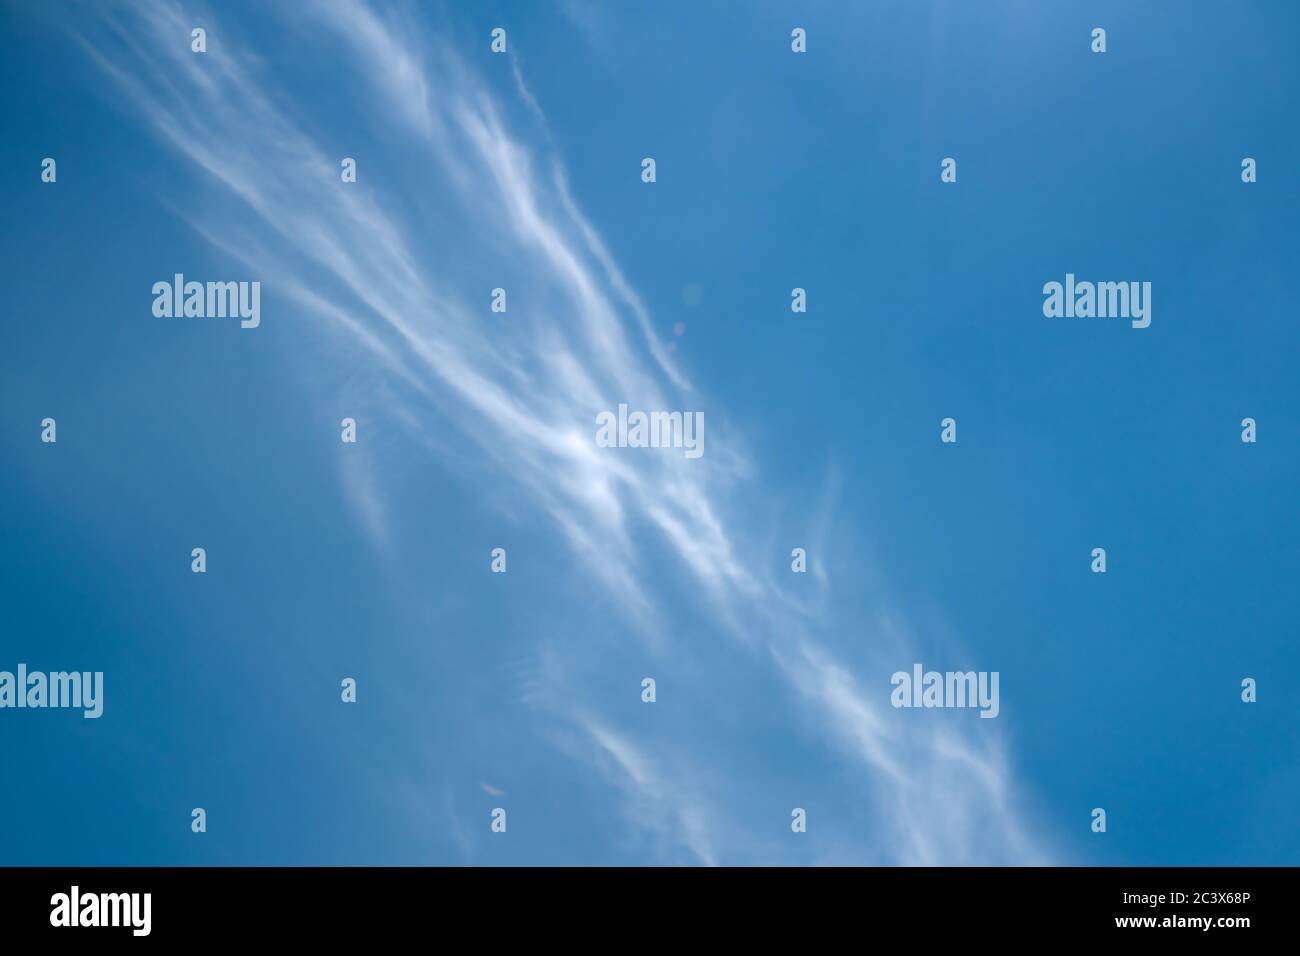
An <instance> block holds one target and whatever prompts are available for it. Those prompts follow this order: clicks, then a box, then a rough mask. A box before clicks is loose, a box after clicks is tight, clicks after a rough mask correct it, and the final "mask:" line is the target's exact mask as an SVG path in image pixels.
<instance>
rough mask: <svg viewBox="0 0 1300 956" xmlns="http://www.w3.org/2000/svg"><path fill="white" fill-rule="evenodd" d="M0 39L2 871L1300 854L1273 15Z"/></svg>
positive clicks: (211, 29) (627, 8) (1291, 245)
mask: <svg viewBox="0 0 1300 956" xmlns="http://www.w3.org/2000/svg"><path fill="white" fill-rule="evenodd" d="M267 6H270V7H271V9H269V10H267V9H264V7H267ZM990 6H991V5H990ZM0 18H3V20H2V23H0V52H2V53H3V55H2V56H0V71H2V72H3V87H4V89H5V90H6V94H7V95H6V96H5V109H4V111H3V113H2V114H0V124H2V126H3V136H0V166H2V168H3V169H4V170H5V176H4V177H3V179H0V204H2V206H3V209H4V211H5V228H4V229H3V230H2V231H0V242H2V243H3V246H2V247H0V250H2V251H3V270H4V281H5V287H6V290H7V295H6V302H7V305H8V309H7V310H6V316H5V321H4V324H3V338H2V339H0V396H2V397H3V401H2V402H0V461H2V462H3V467H0V494H3V500H4V502H5V505H4V507H3V508H0V540H2V541H3V547H2V548H0V595H2V596H3V599H4V606H5V607H6V608H7V610H8V614H7V616H6V621H5V623H4V624H3V626H0V669H9V670H12V669H13V668H14V667H15V666H16V665H17V664H18V663H19V662H24V663H26V664H27V665H28V667H29V668H31V669H39V670H46V671H54V670H64V669H69V670H70V669H75V670H88V671H94V670H102V671H103V672H104V674H105V678H104V679H105V705H104V715H103V717H102V718H100V719H98V720H83V719H82V718H81V717H80V715H79V714H78V713H76V712H69V711H58V710H43V711H42V710H8V709H6V710H2V711H0V756H2V757H3V760H4V765H5V767H6V768H8V770H9V771H10V776H9V779H10V780H11V781H18V783H17V785H15V784H14V783H12V782H11V783H10V785H9V786H6V787H4V788H0V819H3V820H4V821H6V823H7V824H8V825H7V826H6V827H5V831H6V837H5V840H4V845H3V847H0V862H3V863H8V864H100V865H104V864H183V865H188V864H399V863H400V864H489V865H490V864H616V865H624V864H639V863H651V864H712V863H721V864H796V865H804V864H821V863H854V864H859V863H860V864H904V865H906V864H981V863H992V864H1027V863H1028V864H1040V863H1041V864H1067V863H1080V864H1106V865H1128V864H1290V865H1295V864H1297V863H1300V835H1298V831H1297V827H1296V825H1295V810H1294V808H1295V805H1296V799H1297V795H1298V793H1300V760H1298V759H1297V758H1298V757H1300V742H1298V740H1297V730H1296V728H1297V716H1298V714H1297V706H1296V695H1295V691H1294V687H1295V684H1294V679H1295V673H1296V670H1297V667H1298V666H1300V653H1298V652H1297V650H1296V641H1295V636H1296V635H1295V627H1296V623H1295V622H1296V620H1297V610H1298V608H1297V599H1296V588H1295V586H1294V582H1295V580H1296V576H1297V572H1298V571H1300V561H1298V560H1297V549H1296V543H1295V542H1296V537H1297V530H1298V529H1297V512H1296V508H1295V489H1296V487H1297V478H1298V477H1300V474H1298V468H1300V455H1298V454H1297V448H1300V444H1298V442H1297V439H1298V438H1300V434H1298V432H1300V429H1298V427H1297V408H1296V390H1295V378H1294V372H1293V370H1294V368H1295V367H1296V362H1297V359H1300V354H1298V352H1300V333H1297V331H1296V325H1295V321H1294V315H1293V312H1294V300H1293V289H1292V284H1293V283H1292V277H1293V275H1294V270H1295V264H1296V262H1297V253H1298V252H1300V248H1298V244H1297V239H1296V230H1295V226H1294V224H1295V222H1296V221H1297V214H1298V213H1300V206H1298V203H1297V186H1296V181H1295V176H1294V175H1293V171H1292V170H1291V168H1290V161H1291V159H1292V157H1294V156H1295V155H1296V154H1297V151H1298V149H1300V143H1298V142H1297V132H1296V129H1295V124H1294V122H1292V120H1291V117H1292V116H1293V115H1294V107H1295V105H1296V96H1297V91H1298V90H1300V80H1298V79H1297V76H1296V72H1295V70H1294V68H1293V64H1292V63H1291V59H1290V58H1291V56H1292V51H1293V49H1294V46H1295V43H1296V40H1297V31H1298V29H1300V13H1297V11H1295V10H1294V9H1293V8H1292V6H1291V5H1288V4H1282V3H1276V4H1270V3H1259V4H1246V5H1241V6H1239V7H1234V8H1232V9H1231V11H1226V10H1225V8H1223V7H1222V5H1219V4H1210V3H1183V4H1177V5H1175V4H1161V3H1154V4H1144V5H1142V6H1141V8H1140V9H1134V8H1133V6H1132V5H1130V4H1124V3H1114V4H1104V3H1102V4H1087V5H1083V4H1064V3H1060V4H1058V3H1038V2H1032V3H1031V2H1023V3H1004V4H999V5H996V10H993V9H989V8H987V7H985V5H975V4H960V3H933V4H932V3H919V2H917V3H872V4H853V5H847V4H838V3H809V4H776V3H757V4H746V5H745V7H744V13H743V14H741V13H739V12H738V7H737V6H736V5H732V4H722V3H703V4H694V3H691V4H687V3H665V4H656V5H653V6H642V5H633V4H614V3H609V4H599V5H598V4H585V3H576V2H572V3H556V4H542V3H500V4H492V3H482V4H480V3H475V4H472V5H471V4H455V5H446V6H441V5H438V4H423V3H422V4H404V5H403V4H398V5H388V4H378V3H374V4H365V3H362V2H360V0H356V2H352V0H337V2H324V3H314V4H310V5H305V4H304V5H301V7H300V6H299V5H293V6H292V7H290V6H289V5H263V4H245V3H230V4H225V3H223V4H220V5H219V6H217V7H216V9H215V10H214V9H210V8H208V7H205V6H202V5H199V4H190V3H181V2H168V0H148V2H142V3H139V4H86V5H84V6H78V5H68V6H64V5H58V6H57V8H55V9H50V10H43V9H38V8H37V7H36V6H35V5H30V6H23V5H8V6H5V7H4V8H3V10H0ZM196 26H202V27H204V28H205V29H206V30H207V36H208V51H207V52H206V53H205V54H202V55H198V54H194V53H192V52H191V50H190V30H191V29H192V28H193V27H196ZM498 26H499V27H503V28H504V29H506V31H507V37H508V52H507V53H506V54H504V55H494V54H492V53H491V52H490V50H489V40H490V38H489V34H490V31H491V30H492V29H493V28H494V27H498ZM796 26H801V27H804V28H805V29H806V30H807V32H808V52H807V53H806V54H802V55H796V54H793V53H792V52H791V50H790V31H791V29H793V28H794V27H796ZM1096 26H1101V27H1104V28H1105V29H1106V30H1107V46H1108V49H1107V52H1106V53H1105V54H1100V55H1098V54H1093V53H1091V52H1090V49H1089V45H1090V31H1091V30H1092V28H1093V27H1096ZM47 156H48V157H53V158H55V159H56V160H57V163H58V167H57V169H58V178H57V181H56V182H55V183H42V182H41V178H40V164H41V160H42V159H43V158H44V157H47ZM345 156H347V157H353V158H355V159H356V161H357V169H358V178H357V182H356V183H351V184H349V183H343V182H341V180H340V176H339V162H340V160H341V159H342V158H343V157H345ZM646 156H652V157H654V158H655V160H656V163H657V181H656V182H655V183H653V184H646V183H643V182H642V181H641V178H640V172H641V160H642V158H643V157H646ZM949 156H951V157H954V158H955V159H956V160H957V162H958V181H957V182H956V183H953V184H944V183H941V182H940V179H939V164H940V160H941V159H942V158H944V157H949ZM1245 156H1250V157H1254V158H1256V159H1257V161H1258V169H1259V178H1258V182H1256V183H1253V184H1249V185H1248V184H1244V183H1243V182H1242V181H1241V177H1240V164H1241V159H1242V157H1245ZM177 272H182V273H184V274H185V275H186V276H187V277H188V278H192V279H198V280H200V281H206V280H214V281H225V280H258V281H260V282H261V284H262V286H261V288H262V302H261V314H262V321H261V325H260V326H259V327H258V328H256V329H241V328H240V327H239V325H238V324H237V323H235V322H233V321H229V320H220V319H196V318H188V319H186V318H176V319H161V318H156V317H154V315H153V314H152V312H151V306H152V301H153V296H152V294H151V292H150V290H151V287H152V285H153V284H154V283H155V282H157V281H160V280H161V281H170V279H171V277H172V276H173V274H175V273H177ZM1067 272H1073V273H1075V274H1077V275H1078V276H1079V277H1080V278H1091V279H1094V280H1142V281H1149V282H1151V283H1152V288H1153V294H1152V304H1153V309H1152V324H1151V326H1150V327H1149V328H1147V329H1141V330H1138V329H1133V328H1131V327H1130V326H1129V324H1128V323H1127V322H1123V321H1112V320H1101V319H1048V318H1045V317H1044V315H1043V312H1042V287H1043V284H1044V283H1045V282H1049V281H1053V280H1055V281H1061V280H1062V279H1063V277H1064V275H1065V274H1066V273H1067ZM494 287H504V288H506V289H507V292H508V302H509V306H508V311H507V312H506V313H505V314H499V313H493V312H491V311H490V309H489V296H490V290H491V289H492V288H494ZM794 287H801V288H805V289H806V290H807V295H808V311H807V312H806V313H804V314H793V313H792V312H791V311H790V290H791V289H792V288H794ZM679 323H680V325H679ZM675 327H676V328H675ZM679 331H680V334H678V333H679ZM620 402H627V403H630V404H631V405H632V406H633V407H634V408H643V409H663V410H669V409H681V410H699V411H702V412H703V413H704V415H705V419H706V422H707V429H706V452H705V454H704V456H703V457H702V458H699V459H696V460H686V459H685V458H684V457H683V456H682V455H681V454H680V453H673V452H664V451H662V450H653V449H600V448H597V447H596V445H595V442H594V430H595V429H594V422H595V415H596V414H597V413H599V412H600V411H603V410H607V409H614V408H616V407H617V405H618V403H620ZM948 416H951V417H953V418H955V419H956V420H957V422H958V442H957V443H956V444H955V445H945V444H942V443H941V442H940V440H939V422H940V420H941V419H943V418H945V417H948ZM1247 416H1249V417H1253V418H1255V419H1256V421H1257V422H1258V428H1259V440H1258V442H1257V443H1255V444H1244V443H1242V442H1241V441H1240V431H1241V428H1240V421H1241V419H1242V418H1244V417H1247ZM45 417H53V418H55V419H56V420H57V422H58V441H57V443H56V444H53V445H50V444H43V443H42V442H41V441H40V422H41V420H42V419H43V418H45ZM344 417H353V418H355V419H356V421H357V422H358V429H359V440H358V442H357V443H356V444H355V445H347V444H343V443H342V442H340V440H339V422H340V420H341V419H342V418H344ZM194 547H203V548H205V549H206V551H207V555H208V570H207V572H206V573H205V574H203V575H197V574H192V573H191V571H190V552H191V549H192V548H194ZM497 547H502V548H505V549H506V550H507V553H508V572H507V573H506V574H493V573H491V571H490V569H489V554H490V552H491V550H492V549H493V548H497ZM795 547H803V548H805V549H807V551H808V556H809V571H808V573H806V574H801V575H796V574H793V573H791V570H790V551H791V549H792V548H795ZM1095 547H1104V548H1105V549H1106V551H1107V556H1108V569H1107V573H1106V574H1104V575H1098V574H1092V573H1090V571H1089V563H1090V560H1091V559H1090V554H1091V551H1092V549H1093V548H1095ZM914 662H921V663H923V664H924V665H925V666H926V667H927V668H933V669H937V670H976V671H997V672H999V673H1000V675H1001V683H1000V687H1001V709H1000V714H999V716H998V717H997V718H996V719H993V720H981V719H978V718H977V717H976V714H975V713H974V712H972V711H970V710H911V709H908V710H895V709H893V708H891V707H890V705H889V698H890V691H891V686H890V675H891V674H892V673H893V672H895V671H898V670H910V668H911V666H912V664H913V663H914ZM347 676H350V677H354V678H355V679H356V680H357V682H358V701H357V702H356V703H355V704H344V703H343V702H342V701H341V700H340V694H339V685H340V681H341V679H342V678H343V677H347ZM644 677H654V678H655V680H656V681H657V691H658V699H657V700H656V702H655V703H653V704H646V703H643V702H642V700H641V680H642V678H644ZM1244 677H1254V678H1255V679H1256V680H1257V681H1258V686H1259V700H1258V702H1257V703H1254V704H1244V703H1243V702H1242V701H1241V699H1240V682H1241V680H1242V678H1244ZM194 807H203V808H204V809H205V810H206V811H207V814H208V830H207V832H206V833H203V834H195V833H192V832H191V830H190V811H191V809H192V808H194ZM495 807H502V808H504V809H506V811H507V813H508V829H507V832H506V833H504V834H499V833H492V832H491V831H490V829H489V824H490V814H491V811H492V809H493V808H495ZM795 807H801V808H804V809H806V811H807V817H808V829H807V832H806V833H801V834H796V833H793V832H791V828H790V819H791V818H790V812H791V809H792V808H795ZM1094 807H1103V808H1105V809H1106V811H1107V815H1108V829H1107V832H1106V833H1104V834H1097V833H1093V832H1091V830H1090V826H1089V825H1090V822H1091V817H1090V813H1091V811H1092V809H1093V808H1094Z"/></svg>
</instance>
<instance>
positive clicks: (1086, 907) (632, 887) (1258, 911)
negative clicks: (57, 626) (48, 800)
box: [0, 867, 1298, 948]
mask: <svg viewBox="0 0 1300 956" xmlns="http://www.w3.org/2000/svg"><path fill="white" fill-rule="evenodd" d="M1297 872H1298V871H1297V870H1296V869H1295V868H1274V869H1255V868H1242V869H1228V868H1191V869H1186V868H1169V869H1163V868H1154V869H1079V868H1053V869H993V868H987V869H986V868H970V869H816V870H812V869H718V870H678V869H653V868H647V869H540V868H539V869H385V868H366V869H344V868H292V867H290V868H267V869H262V868H257V869H254V868H232V869H215V868H177V869H93V868H87V869H71V868H68V869H65V868H51V869H0V926H3V927H4V935H5V938H6V941H7V942H9V941H14V940H16V939H20V938H30V937H33V936H38V937H45V938H46V939H47V940H51V941H52V940H54V939H56V938H57V937H60V936H62V937H65V942H66V941H67V938H68V937H70V936H72V934H75V937H76V940H77V941H79V942H82V943H92V944H93V943H95V942H98V941H100V940H107V939H108V938H109V937H117V938H121V939H130V938H133V937H134V938H140V939H157V940H164V941H167V942H204V943H213V942H225V941H230V942H239V941H245V940H248V941H253V940H257V941H262V940H275V939H286V940H293V941H296V942H303V941H316V940H319V941H321V942H324V943H334V944H337V943H341V942H346V941H356V942H377V941H386V940H390V939H391V940H393V941H400V940H403V939H410V938H411V936H412V934H414V933H417V932H421V931H424V932H428V931H429V930H438V931H440V932H448V931H451V932H454V933H456V935H455V936H453V937H450V938H448V939H447V942H449V943H450V942H452V941H453V940H456V939H459V940H461V941H462V944H463V943H468V942H471V941H472V940H473V939H475V938H478V939H481V941H482V943H483V945H487V946H490V947H493V948H495V947H496V946H497V945H499V944H500V943H501V942H502V941H505V940H514V939H526V940H529V941H532V942H537V943H540V942H570V941H573V942H578V941H592V942H597V943H602V944H607V945H613V944H615V943H616V942H617V941H619V940H623V941H626V942H627V943H629V944H634V943H635V942H636V941H637V940H644V941H647V942H651V943H653V942H654V941H656V940H658V941H659V942H661V943H662V944H664V945H670V944H671V945H676V944H677V943H680V942H683V941H685V940H687V939H689V940H690V941H692V942H693V943H694V942H699V941H701V940H707V939H711V938H716V939H717V940H718V941H719V942H727V943H728V944H730V946H731V947H733V948H734V946H735V944H736V943H738V942H739V941H742V940H746V941H747V940H755V941H763V942H773V941H779V940H783V939H786V938H789V939H791V940H803V941H804V942H807V941H808V940H810V939H814V938H815V939H823V940H827V941H828V942H829V940H830V939H832V938H834V937H828V936H827V935H826V934H827V933H830V932H833V933H836V934H848V937H849V938H850V939H858V940H863V941H864V940H866V939H868V938H877V939H879V938H883V937H878V936H875V934H876V933H885V932H889V933H895V932H897V931H899V930H900V928H902V929H907V931H908V932H909V933H913V932H914V933H915V935H916V940H917V942H918V943H928V942H931V941H935V940H943V939H949V938H953V939H957V938H964V939H968V940H970V941H971V942H975V941H976V940H980V941H984V940H989V939H1008V940H1015V939H1020V938H1026V939H1028V938H1036V937H1040V936H1041V934H1043V933H1048V934H1051V935H1053V936H1061V937H1066V938H1069V937H1095V936H1098V935H1106V936H1113V937H1116V938H1119V937H1123V936H1133V937H1136V938H1143V939H1146V940H1153V939H1162V938H1167V939H1170V940H1177V941H1179V942H1185V941H1188V940H1190V939H1191V938H1193V937H1200V938H1205V939H1207V940H1210V939H1212V940H1215V941H1216V943H1226V944H1228V945H1231V944H1232V942H1233V941H1235V940H1240V939H1243V938H1245V937H1243V936H1242V935H1241V934H1247V937H1248V936H1249V935H1250V934H1253V933H1257V932H1259V931H1261V930H1262V931H1264V932H1266V933H1270V932H1271V933H1272V934H1277V933H1280V932H1285V931H1286V927H1287V925H1288V923H1289V922H1290V921H1291V920H1292V919H1294V918H1295V914H1294V913H1293V912H1290V911H1291V910H1293V909H1294V907H1293V906H1291V898H1292V893H1293V891H1294V889H1295V887H1296V885H1297V880H1296V875H1297ZM73 887H76V890H75V891H74V890H73ZM136 894H138V895H136ZM143 894H148V898H147V909H146V905H145V904H146V898H145V896H144V895H143ZM86 923H90V924H103V923H108V924H114V923H116V924H117V925H107V926H104V925H90V926H87V925H84V924H86ZM56 924H58V925H56ZM74 924H77V925H74ZM145 929H147V931H148V932H147V934H145V933H144V932H143V931H144V930H145ZM464 933H477V934H479V936H477V937H466V936H464V935H462V934H464Z"/></svg>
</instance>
